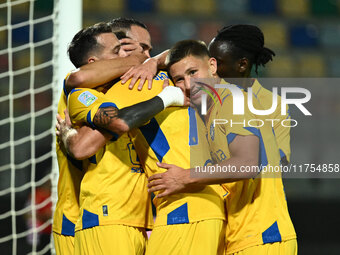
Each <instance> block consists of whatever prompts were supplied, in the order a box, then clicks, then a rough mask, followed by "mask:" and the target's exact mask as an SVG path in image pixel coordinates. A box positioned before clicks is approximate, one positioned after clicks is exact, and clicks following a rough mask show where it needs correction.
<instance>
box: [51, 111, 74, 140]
mask: <svg viewBox="0 0 340 255" xmlns="http://www.w3.org/2000/svg"><path fill="white" fill-rule="evenodd" d="M64 113H65V119H63V118H62V117H60V115H59V114H57V123H56V125H55V127H56V129H57V130H56V132H55V134H56V136H57V137H58V138H59V140H60V141H62V138H63V135H64V134H65V133H66V131H67V130H69V129H70V128H71V127H72V123H71V119H70V116H69V114H68V111H67V110H65V111H64Z"/></svg>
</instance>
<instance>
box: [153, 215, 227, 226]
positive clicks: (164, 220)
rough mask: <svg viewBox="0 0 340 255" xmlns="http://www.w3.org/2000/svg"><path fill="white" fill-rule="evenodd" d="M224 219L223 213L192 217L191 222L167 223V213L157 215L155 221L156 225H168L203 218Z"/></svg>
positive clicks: (196, 220)
mask: <svg viewBox="0 0 340 255" xmlns="http://www.w3.org/2000/svg"><path fill="white" fill-rule="evenodd" d="M216 219H217V220H223V221H225V220H226V219H225V217H224V216H221V215H212V216H211V215H209V216H205V217H198V218H193V217H192V218H190V220H189V222H187V223H178V224H168V223H167V215H161V216H156V220H155V223H154V227H158V226H166V225H179V224H190V223H194V222H198V221H203V220H216Z"/></svg>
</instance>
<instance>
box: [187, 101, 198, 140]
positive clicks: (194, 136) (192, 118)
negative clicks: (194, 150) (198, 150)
mask: <svg viewBox="0 0 340 255" xmlns="http://www.w3.org/2000/svg"><path fill="white" fill-rule="evenodd" d="M188 113H189V145H190V146H191V145H197V144H198V130H197V119H196V113H195V110H194V109H193V108H191V107H189V108H188Z"/></svg>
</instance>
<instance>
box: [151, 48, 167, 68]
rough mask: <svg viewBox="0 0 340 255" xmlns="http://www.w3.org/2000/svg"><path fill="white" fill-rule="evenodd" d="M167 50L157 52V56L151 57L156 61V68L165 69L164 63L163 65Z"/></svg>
mask: <svg viewBox="0 0 340 255" xmlns="http://www.w3.org/2000/svg"><path fill="white" fill-rule="evenodd" d="M168 53H169V50H165V51H163V52H162V53H160V54H158V55H157V56H154V57H153V59H155V60H156V61H157V68H158V70H159V69H162V70H163V69H165V68H166V65H165V60H166V57H167V56H168Z"/></svg>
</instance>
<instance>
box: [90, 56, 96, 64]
mask: <svg viewBox="0 0 340 255" xmlns="http://www.w3.org/2000/svg"><path fill="white" fill-rule="evenodd" d="M97 60H98V58H97V57H96V56H90V57H89V58H88V59H87V63H93V62H95V61H97Z"/></svg>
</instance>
